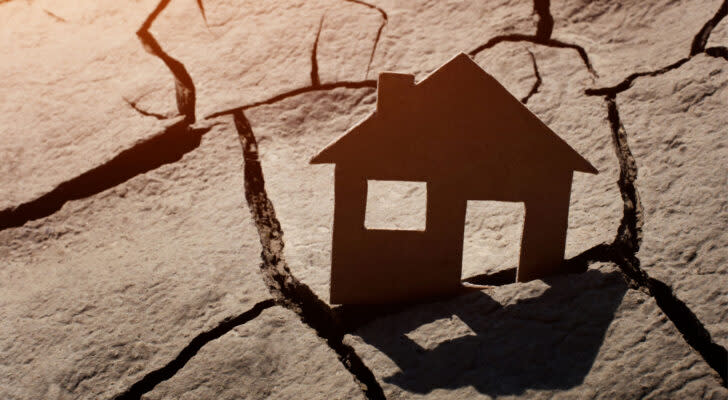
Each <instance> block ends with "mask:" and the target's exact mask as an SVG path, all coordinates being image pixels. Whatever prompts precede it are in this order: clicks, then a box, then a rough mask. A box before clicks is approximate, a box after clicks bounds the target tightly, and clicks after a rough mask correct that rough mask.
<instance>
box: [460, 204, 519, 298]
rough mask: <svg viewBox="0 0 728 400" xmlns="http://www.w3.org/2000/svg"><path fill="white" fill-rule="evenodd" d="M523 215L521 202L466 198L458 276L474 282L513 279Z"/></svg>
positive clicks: (491, 283)
mask: <svg viewBox="0 0 728 400" xmlns="http://www.w3.org/2000/svg"><path fill="white" fill-rule="evenodd" d="M524 218H525V206H524V203H522V202H503V201H472V200H469V201H468V203H467V209H466V213H465V235H464V239H463V263H462V265H463V268H462V274H461V279H462V280H463V281H465V282H468V283H472V284H477V285H495V284H505V283H509V282H515V281H516V268H517V267H518V260H519V257H520V254H521V237H522V236H523V222H524Z"/></svg>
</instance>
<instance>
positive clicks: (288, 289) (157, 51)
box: [0, 0, 728, 398]
mask: <svg viewBox="0 0 728 400" xmlns="http://www.w3.org/2000/svg"><path fill="white" fill-rule="evenodd" d="M169 1H170V0H162V1H160V3H159V4H158V5H157V7H156V8H155V10H154V11H153V12H152V13H151V14H150V15H149V17H148V18H147V20H146V21H145V22H144V24H143V25H142V27H141V28H140V29H139V31H138V32H137V35H138V36H139V38H140V40H141V41H142V43H143V44H144V46H145V49H147V51H149V52H150V53H152V54H154V55H155V56H157V57H159V58H160V59H161V60H162V61H163V62H164V63H165V64H166V65H167V67H168V68H169V69H170V71H171V72H172V74H173V76H174V78H175V90H176V100H177V106H178V110H179V112H180V114H182V115H183V116H184V117H185V120H184V121H182V122H180V123H177V124H175V125H173V126H171V127H170V128H168V129H167V130H165V131H164V132H163V133H162V134H160V135H157V136H154V137H152V138H150V139H148V140H146V141H144V142H142V143H140V144H137V145H135V146H134V147H132V148H130V149H127V150H125V151H123V152H121V153H119V154H118V155H117V156H115V157H114V158H113V159H112V160H111V161H109V162H108V163H105V164H103V165H102V166H99V167H97V168H94V169H92V170H90V171H88V172H86V173H84V174H82V175H80V176H78V177H76V178H74V179H72V180H70V181H68V182H65V183H62V184H61V185H59V186H58V187H56V188H55V189H54V190H53V191H51V192H50V193H48V194H46V195H44V196H42V197H41V198H38V199H36V200H33V201H31V202H28V203H25V204H22V205H20V206H18V207H15V208H13V209H7V210H3V211H0V229H5V228H7V227H13V226H20V225H22V224H23V223H25V222H27V221H29V220H33V219H37V218H41V217H45V216H48V215H51V214H52V213H53V212H55V211H57V210H58V209H60V207H61V206H62V205H63V204H64V203H65V202H66V201H69V200H74V199H78V198H83V197H88V196H90V195H93V194H96V193H98V192H100V191H102V190H105V189H107V188H110V187H113V186H115V185H117V184H119V183H121V182H124V181H126V180H128V179H130V178H131V177H133V176H136V175H138V174H142V173H145V172H147V171H149V170H151V169H154V168H157V167H158V166H160V165H163V164H167V163H171V162H176V161H178V160H179V159H180V158H181V156H182V155H184V154H185V153H187V152H189V151H191V150H194V149H195V148H196V147H198V146H199V143H200V138H201V136H202V135H203V134H204V133H205V132H206V131H207V130H209V128H205V129H197V130H195V129H192V128H190V126H189V124H191V123H192V122H194V121H195V87H194V83H193V82H192V79H191V77H190V76H189V74H188V73H187V71H186V69H185V67H184V65H183V64H181V63H180V62H179V61H177V60H176V59H174V58H172V57H171V56H169V55H168V54H167V53H165V52H164V51H163V50H162V48H161V46H160V45H159V44H158V43H157V41H156V40H155V38H154V37H153V36H152V35H151V33H149V28H150V27H151V24H152V23H153V21H154V19H155V18H156V17H157V16H158V15H159V13H160V12H161V11H162V10H163V9H164V8H165V7H166V6H167V4H168V3H169ZM345 1H349V2H352V3H357V4H361V5H364V6H367V7H369V8H372V9H375V10H377V11H378V12H379V13H380V14H381V15H382V17H383V22H382V24H381V26H380V28H379V30H378V32H377V35H376V39H375V42H374V46H373V49H372V53H371V56H370V59H369V63H368V65H367V74H368V72H369V69H370V67H371V63H372V60H373V58H374V54H375V51H376V48H377V45H378V42H379V39H380V36H381V33H382V30H383V28H384V27H385V25H386V24H387V21H388V16H387V14H386V13H385V12H384V10H382V9H381V8H379V7H377V6H374V5H371V4H369V3H365V2H363V1H358V0H345ZM3 2H4V1H3ZM197 3H198V6H199V8H200V11H201V13H202V16H203V18H205V21H206V17H205V14H204V7H203V5H202V2H201V1H200V0H197ZM549 3H550V2H549V1H548V0H546V1H543V0H535V1H534V12H535V13H536V14H538V16H539V20H538V23H537V30H536V33H535V34H533V35H529V34H508V35H500V36H496V37H493V38H491V39H490V40H488V41H487V42H486V43H484V44H483V45H481V46H478V47H477V48H475V49H474V50H472V51H471V52H470V54H471V55H475V54H478V53H479V52H481V51H483V50H485V49H488V48H492V47H494V46H495V45H497V44H499V43H502V42H518V41H526V42H531V43H535V44H539V45H545V46H549V47H557V48H570V49H574V50H576V51H577V52H578V54H579V56H580V58H581V59H582V61H583V63H584V64H585V65H586V67H587V69H588V70H589V71H590V73H592V75H594V76H597V73H596V71H595V70H594V68H593V67H592V65H591V63H590V61H589V56H588V54H587V52H586V51H585V50H584V48H582V47H581V46H579V45H576V44H572V43H566V42H562V41H559V40H556V39H553V38H552V37H551V34H552V31H553V24H554V20H553V16H552V15H551V13H550V9H549ZM727 12H728V0H727V1H724V2H723V3H722V5H721V7H720V8H719V10H718V11H717V12H716V14H715V15H714V17H713V18H711V19H710V20H709V21H707V22H706V24H705V25H704V26H703V28H702V29H701V30H700V32H698V34H697V35H696V36H695V38H694V40H693V43H692V46H691V49H690V56H688V57H685V58H683V59H680V60H677V61H675V62H674V63H672V64H670V65H668V66H666V67H663V68H660V69H657V70H654V71H648V72H638V73H633V74H630V75H629V76H627V77H626V78H625V79H624V80H623V81H622V82H620V83H619V84H617V85H615V86H612V87H605V88H596V89H587V90H586V94H588V95H596V96H604V98H605V102H606V108H607V114H608V120H609V123H610V127H611V130H612V134H613V143H614V146H615V152H616V154H617V158H618V159H619V164H620V178H619V181H618V185H619V188H620V192H621V194H622V199H623V203H624V212H623V217H622V221H621V223H620V226H619V229H618V232H617V235H616V237H615V239H614V241H613V242H612V243H610V244H601V245H598V246H595V247H593V248H592V249H589V250H587V251H585V252H584V253H582V254H580V255H579V256H577V257H574V258H572V259H571V260H568V261H567V262H568V263H572V264H573V265H574V266H575V267H574V270H575V271H577V270H581V269H583V268H585V267H586V266H587V265H588V264H589V263H592V262H594V261H613V262H615V263H616V264H617V265H618V266H619V267H620V269H621V270H622V272H623V273H624V275H625V276H626V277H627V278H628V280H629V281H630V283H631V285H632V286H633V287H634V288H637V289H640V290H643V291H645V292H646V293H649V294H650V295H651V296H652V297H654V298H655V300H656V302H657V304H658V306H659V307H660V309H661V310H662V311H663V312H664V313H665V315H667V316H668V318H669V319H670V320H671V321H672V322H673V323H674V325H675V326H676V327H677V329H678V330H679V331H680V332H681V334H682V335H683V337H684V338H685V340H686V342H687V343H688V344H689V345H690V346H691V347H692V348H693V349H695V350H696V351H697V352H698V353H699V354H700V355H701V356H702V357H703V359H704V360H705V361H706V362H707V363H708V365H710V366H711V367H712V368H713V369H714V370H716V371H717V372H718V374H719V375H720V376H721V378H722V379H723V383H724V385H728V378H726V371H727V370H728V366H727V365H726V364H728V354H727V353H726V349H725V348H723V347H721V346H719V345H717V344H716V343H715V342H714V341H713V340H712V339H711V336H710V334H709V332H708V331H707V330H706V329H705V327H704V325H703V324H702V323H701V322H700V321H699V319H698V318H697V317H696V316H695V315H694V313H693V312H692V311H691V310H690V309H689V308H688V307H687V305H686V304H685V303H684V302H682V301H681V300H680V299H678V298H677V297H676V296H675V294H674V293H673V292H672V289H671V288H670V287H669V286H668V285H666V284H664V283H663V282H661V281H659V280H656V279H654V278H651V277H649V275H648V274H647V273H646V272H645V271H644V270H642V269H641V268H640V264H639V259H638V258H637V252H638V250H639V246H640V243H641V235H642V229H641V226H642V223H643V215H642V206H641V202H640V199H639V195H638V192H637V189H636V186H635V182H636V179H637V168H636V164H635V160H634V157H633V156H632V154H631V151H630V150H629V146H628V143H627V134H626V132H625V130H624V127H623V126H622V123H621V121H620V118H619V111H618V107H617V103H616V95H617V94H618V93H620V92H623V91H625V90H627V89H629V88H630V87H631V85H632V83H633V82H634V80H636V79H638V78H640V77H643V76H657V75H660V74H663V73H665V72H668V71H671V70H674V69H676V68H679V67H681V66H682V65H683V64H685V63H686V62H688V61H689V60H690V59H691V58H692V57H693V56H695V55H697V54H701V53H705V54H707V55H709V56H712V57H721V58H724V59H727V60H728V50H727V49H726V48H725V47H710V48H705V46H706V44H707V42H708V38H709V36H710V33H711V31H712V30H713V28H714V27H715V26H716V25H717V24H718V23H719V22H720V21H721V20H722V19H723V18H724V17H725V16H726V13H727ZM322 24H323V18H322V20H321V24H320V25H319V30H318V32H317V36H316V41H315V43H314V47H313V50H312V70H311V77H312V84H311V86H307V87H302V88H298V89H293V90H290V91H287V92H284V93H281V94H278V95H275V96H273V97H271V98H269V99H266V100H261V101H257V102H253V103H250V104H246V105H242V106H239V107H236V108H232V109H227V110H223V111H220V112H216V113H213V114H211V115H209V116H207V117H205V118H206V119H209V118H215V117H218V116H222V115H232V116H233V120H234V122H235V126H236V129H237V131H238V135H239V138H240V141H241V145H242V147H243V158H244V168H245V193H246V200H247V202H248V205H249V207H250V212H251V215H252V216H253V219H254V222H255V225H256V228H257V229H258V232H259V235H260V240H261V244H262V245H263V252H262V254H261V256H262V259H263V263H262V264H261V271H262V272H263V276H264V280H265V281H266V284H267V286H268V288H269V290H270V292H271V294H272V295H273V297H274V299H275V302H276V303H277V304H280V305H282V306H284V307H286V308H288V309H290V310H292V311H294V312H295V313H296V314H297V315H298V316H299V317H300V318H301V320H302V321H303V322H304V323H306V324H307V325H308V326H310V327H312V328H313V329H314V330H316V332H317V334H318V335H319V336H320V337H322V338H323V339H324V340H325V341H326V342H327V344H328V345H329V347H331V348H332V349H333V350H334V351H335V352H336V354H337V356H338V357H339V359H340V361H341V362H342V364H343V365H344V366H345V368H347V370H349V371H350V372H351V373H352V375H353V376H354V377H355V378H356V379H357V380H358V381H359V382H360V383H362V385H363V387H364V393H365V395H367V397H368V398H383V397H384V394H383V391H382V388H381V386H380V385H379V383H378V382H377V381H376V378H375V377H374V374H373V373H372V371H370V370H369V369H368V368H367V367H366V366H365V365H364V363H363V361H362V360H361V359H360V358H359V357H358V355H357V354H356V352H355V351H354V350H353V348H351V347H350V346H348V345H346V344H344V343H343V334H344V333H345V332H347V331H351V330H353V329H356V327H358V326H361V324H363V323H366V322H368V321H369V320H371V319H373V318H377V317H379V316H381V315H382V313H381V312H380V311H377V310H374V312H370V314H369V317H366V316H365V314H366V310H365V309H361V308H359V309H355V308H351V307H349V308H346V307H339V308H337V309H336V310H332V309H331V308H330V307H329V306H328V305H327V304H326V303H324V302H323V301H321V300H320V299H319V298H318V297H317V296H316V295H315V294H314V293H313V291H312V290H311V289H310V288H308V286H306V285H304V284H303V283H301V282H300V281H298V280H297V279H296V278H295V277H294V276H293V275H292V274H291V273H290V270H289V269H288V266H287V264H286V261H285V258H284V257H283V239H282V234H283V233H282V229H281V227H280V223H279V222H278V220H277V218H276V216H275V211H274V209H273V205H272V203H271V201H270V199H269V198H268V196H267V194H266V192H265V187H264V181H263V176H262V170H261V167H260V160H259V158H258V154H257V145H256V143H255V136H254V135H253V132H252V128H251V127H250V124H249V122H248V121H247V119H246V118H245V115H244V111H245V110H247V109H250V108H253V107H257V106H260V105H266V104H273V103H276V102H279V101H282V100H284V99H287V98H290V97H293V96H297V95H300V94H303V93H308V92H313V91H319V90H332V89H335V88H375V87H376V81H374V80H363V81H350V82H347V81H344V82H332V83H326V84H321V82H320V78H319V75H318V63H317V60H316V49H317V46H318V39H319V36H320V33H321V26H322ZM531 57H532V62H533V67H534V73H535V75H536V78H537V80H536V83H534V85H533V87H532V89H531V91H530V92H529V94H528V95H527V96H526V97H524V99H523V102H527V101H528V99H529V98H530V96H532V95H533V94H534V93H535V92H536V91H537V90H538V87H539V85H540V83H541V77H540V74H539V71H538V66H537V64H536V60H535V57H534V56H533V54H531ZM129 104H130V106H132V107H133V108H135V109H136V110H137V111H139V112H140V113H142V114H144V113H146V114H145V115H150V116H153V117H155V118H159V117H161V115H159V114H154V113H149V112H144V111H142V110H140V109H138V108H137V107H136V106H135V104H132V103H129ZM160 149H166V151H163V152H159V150H160ZM499 279H500V280H502V281H503V282H506V281H508V280H509V279H510V275H509V273H508V271H506V273H505V274H503V276H502V277H501V276H500V275H499V276H498V277H492V280H491V282H494V284H497V282H500V281H499ZM272 304H273V301H272V300H266V301H264V302H261V303H259V304H257V305H256V306H255V307H254V308H253V309H251V310H249V311H247V312H246V313H244V314H241V315H240V316H238V317H235V318H233V319H230V320H225V321H223V322H222V323H221V324H220V325H219V326H218V327H216V328H213V330H211V331H207V332H203V333H201V334H200V335H198V336H197V337H195V338H194V339H193V340H192V341H191V342H190V344H189V345H188V346H186V347H185V348H184V349H183V350H182V352H181V353H180V355H178V357H177V358H175V360H174V361H172V362H170V363H169V364H168V365H167V366H165V367H163V368H161V369H159V370H155V371H152V372H150V373H149V374H147V375H146V376H145V377H144V378H143V379H142V380H141V381H139V382H137V383H136V384H135V385H133V386H132V387H131V388H130V389H129V390H127V392H128V393H144V392H139V390H140V389H139V388H142V389H143V390H145V391H148V390H151V388H153V387H154V385H156V384H154V385H151V386H149V385H150V384H151V383H153V382H157V383H158V382H159V381H160V380H159V379H161V380H164V379H168V378H169V377H171V376H173V375H174V373H176V371H178V370H179V369H180V368H182V367H183V366H184V363H186V362H187V361H188V360H189V359H190V358H191V357H192V356H194V354H195V353H196V352H197V351H198V350H199V348H201V347H202V346H204V344H205V343H207V342H209V341H210V340H214V339H215V338H217V337H220V336H221V335H222V334H224V333H225V332H227V331H229V330H230V329H232V327H234V326H237V325H234V324H235V323H237V322H234V321H242V322H239V323H237V324H238V325H239V324H240V323H244V322H247V321H249V320H250V319H252V318H255V316H257V315H258V314H260V312H261V311H262V310H263V309H265V308H268V307H270V306H271V305H272ZM352 310H353V311H352ZM368 310H369V311H371V310H372V308H368ZM243 316H244V317H243ZM352 316H353V319H352V321H354V322H351V321H348V322H347V321H346V320H345V318H344V317H352ZM241 318H242V319H241ZM342 321H343V322H342ZM231 324H232V325H231ZM221 332H222V333H221ZM181 360H182V361H181ZM135 388H136V389H135ZM147 389H148V390H147ZM127 392H125V393H124V394H121V395H119V396H120V397H117V398H138V396H137V397H134V395H132V394H127ZM124 396H131V397H124Z"/></svg>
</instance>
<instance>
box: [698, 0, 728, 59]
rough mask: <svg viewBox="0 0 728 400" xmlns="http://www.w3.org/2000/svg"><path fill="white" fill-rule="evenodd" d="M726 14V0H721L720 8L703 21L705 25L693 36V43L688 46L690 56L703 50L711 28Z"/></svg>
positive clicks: (727, 3)
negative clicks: (711, 16)
mask: <svg viewBox="0 0 728 400" xmlns="http://www.w3.org/2000/svg"><path fill="white" fill-rule="evenodd" d="M726 15H728V0H724V1H723V4H721V6H720V8H718V11H716V12H715V15H713V18H711V19H709V20H708V21H707V22H705V25H703V27H702V28H701V29H700V31H699V32H698V33H697V34H696V35H695V37H694V38H693V44H692V45H691V46H690V55H691V56H694V55H696V54H700V53H702V52H704V51H705V46H706V45H707V44H708V39H709V38H710V34H711V32H713V28H715V27H716V25H718V23H720V21H721V20H722V19H723V18H725V16H726Z"/></svg>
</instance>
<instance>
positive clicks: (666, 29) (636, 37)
mask: <svg viewBox="0 0 728 400" xmlns="http://www.w3.org/2000/svg"><path fill="white" fill-rule="evenodd" d="M721 3H722V0H704V1H687V0H682V1H678V2H675V1H669V0H662V1H653V2H649V3H644V2H627V3H616V2H592V1H588V0H571V1H560V2H552V3H551V14H552V15H553V17H554V21H555V23H554V30H553V35H552V37H553V38H557V39H561V40H564V41H567V42H573V43H577V44H579V45H581V46H582V47H583V48H584V49H585V50H586V52H587V53H588V54H589V58H590V60H591V62H592V65H593V66H594V69H595V70H596V71H597V73H598V74H599V78H598V82H596V83H595V85H594V86H611V85H615V84H617V83H619V82H620V81H621V80H622V79H624V77H626V76H627V75H629V74H631V73H634V72H641V71H650V70H655V69H659V68H662V67H664V66H665V65H667V64H670V63H672V62H675V61H677V60H679V59H681V58H683V57H687V56H688V55H689V54H690V45H691V43H692V41H693V37H694V36H695V35H696V34H697V33H698V32H699V31H700V29H701V28H702V27H703V24H705V21H707V20H709V19H710V18H712V17H713V15H714V14H715V12H716V10H718V8H719V7H720V5H721Z"/></svg>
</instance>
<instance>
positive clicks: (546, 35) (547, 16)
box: [533, 0, 554, 41]
mask: <svg viewBox="0 0 728 400" xmlns="http://www.w3.org/2000/svg"><path fill="white" fill-rule="evenodd" d="M533 12H534V13H535V14H536V15H538V24H537V25H536V39H538V40H541V41H546V40H549V39H551V33H552V32H553V31H554V17H553V16H552V15H551V0H534V1H533Z"/></svg>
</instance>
